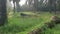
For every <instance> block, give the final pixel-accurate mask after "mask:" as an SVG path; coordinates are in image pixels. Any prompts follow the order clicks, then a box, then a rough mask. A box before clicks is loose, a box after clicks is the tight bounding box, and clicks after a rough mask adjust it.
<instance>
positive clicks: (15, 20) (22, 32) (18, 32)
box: [0, 12, 52, 34]
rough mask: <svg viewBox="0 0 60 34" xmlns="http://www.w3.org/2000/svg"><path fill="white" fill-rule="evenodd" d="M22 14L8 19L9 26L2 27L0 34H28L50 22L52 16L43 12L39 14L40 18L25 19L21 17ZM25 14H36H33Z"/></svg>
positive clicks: (16, 14)
mask: <svg viewBox="0 0 60 34" xmlns="http://www.w3.org/2000/svg"><path fill="white" fill-rule="evenodd" d="M20 13H21V12H20ZM20 13H15V14H14V16H13V17H11V18H8V24H6V25H4V26H1V27H0V34H27V33H29V32H30V31H32V30H34V29H36V28H40V27H41V26H43V25H44V23H45V22H48V21H50V17H51V16H52V14H50V13H48V12H45V13H44V12H42V13H40V14H39V17H27V18H23V17H21V16H20ZM23 13H27V14H29V15H30V14H34V13H32V12H23ZM37 15H38V14H37Z"/></svg>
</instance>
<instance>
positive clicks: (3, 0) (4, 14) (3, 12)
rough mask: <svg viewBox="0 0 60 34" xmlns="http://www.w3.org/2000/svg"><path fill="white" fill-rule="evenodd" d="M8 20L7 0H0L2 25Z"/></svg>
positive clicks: (0, 23) (0, 22)
mask: <svg viewBox="0 0 60 34" xmlns="http://www.w3.org/2000/svg"><path fill="white" fill-rule="evenodd" d="M6 22H7V11H6V0H0V25H4V24H5V23H6Z"/></svg>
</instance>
